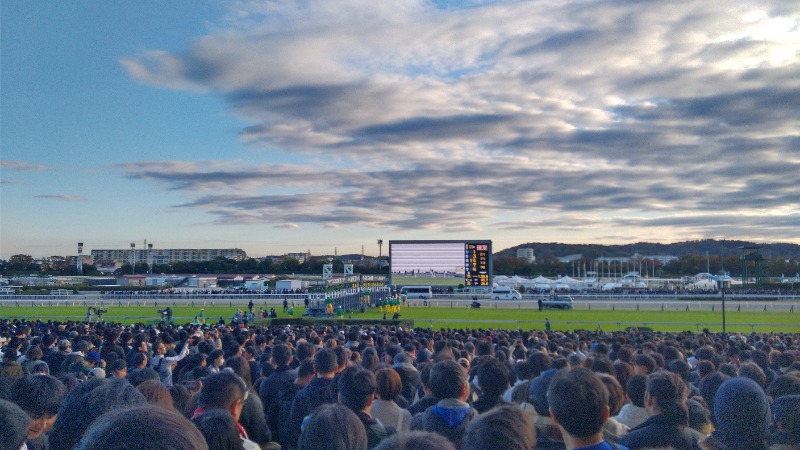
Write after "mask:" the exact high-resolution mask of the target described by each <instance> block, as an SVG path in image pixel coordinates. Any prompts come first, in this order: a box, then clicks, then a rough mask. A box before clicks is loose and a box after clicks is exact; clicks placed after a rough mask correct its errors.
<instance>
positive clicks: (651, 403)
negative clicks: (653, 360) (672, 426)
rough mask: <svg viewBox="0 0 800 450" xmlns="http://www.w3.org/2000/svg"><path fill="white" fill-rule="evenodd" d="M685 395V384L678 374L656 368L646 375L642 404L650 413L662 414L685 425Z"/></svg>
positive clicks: (686, 419)
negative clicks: (645, 388) (645, 387)
mask: <svg viewBox="0 0 800 450" xmlns="http://www.w3.org/2000/svg"><path fill="white" fill-rule="evenodd" d="M686 395H687V389H686V384H685V383H684V382H683V380H682V379H681V377H680V375H678V374H676V373H673V372H668V371H666V370H657V371H655V372H653V373H652V374H651V375H650V376H649V377H647V392H646V393H645V397H644V406H645V408H647V411H648V412H650V414H651V415H654V414H663V415H664V416H665V417H666V418H668V419H669V420H670V421H671V422H673V423H677V424H680V425H684V426H685V425H688V424H689V409H688V407H687V406H686Z"/></svg>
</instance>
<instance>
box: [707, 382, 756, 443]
mask: <svg viewBox="0 0 800 450" xmlns="http://www.w3.org/2000/svg"><path fill="white" fill-rule="evenodd" d="M769 423H770V406H769V399H768V398H767V395H766V394H765V393H764V390H763V389H761V386H759V385H758V383H756V382H755V381H753V380H751V379H749V378H745V377H735V378H731V379H729V380H727V381H726V382H724V383H722V385H721V386H720V387H719V389H718V390H717V393H716V395H715V396H714V425H715V428H716V429H715V430H714V432H713V433H711V435H710V436H708V438H706V440H705V441H703V444H702V445H703V448H704V449H708V450H723V449H724V450H767V449H768V448H769V446H768V445H767V432H768V430H769Z"/></svg>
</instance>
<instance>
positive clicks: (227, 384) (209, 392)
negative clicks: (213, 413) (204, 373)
mask: <svg viewBox="0 0 800 450" xmlns="http://www.w3.org/2000/svg"><path fill="white" fill-rule="evenodd" d="M247 395H248V389H247V385H246V384H245V383H244V381H242V379H241V378H239V376H237V375H236V374H234V373H231V372H220V373H215V374H214V375H211V376H210V377H208V378H206V379H205V380H203V387H202V388H201V389H200V395H199V396H198V398H197V405H198V406H199V407H200V408H202V409H204V410H206V411H208V410H212V409H224V410H226V411H228V412H230V413H231V415H232V416H233V418H234V419H236V420H239V416H240V415H241V414H242V407H243V406H244V402H245V400H247Z"/></svg>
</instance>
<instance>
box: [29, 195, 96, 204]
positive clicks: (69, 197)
mask: <svg viewBox="0 0 800 450" xmlns="http://www.w3.org/2000/svg"><path fill="white" fill-rule="evenodd" d="M33 198H43V199H46V200H59V201H65V202H82V201H85V200H86V199H85V198H83V197H78V196H75V195H63V194H45V195H34V196H33Z"/></svg>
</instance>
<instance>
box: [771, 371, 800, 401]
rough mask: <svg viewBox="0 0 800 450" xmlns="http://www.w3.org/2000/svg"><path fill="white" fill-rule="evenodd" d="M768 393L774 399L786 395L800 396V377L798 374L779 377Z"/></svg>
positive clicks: (792, 373)
mask: <svg viewBox="0 0 800 450" xmlns="http://www.w3.org/2000/svg"><path fill="white" fill-rule="evenodd" d="M767 393H768V394H769V395H770V396H771V397H772V398H778V397H783V396H784V395H800V375H798V374H797V373H796V372H790V373H785V374H783V375H778V376H777V377H775V379H774V380H772V383H770V384H769V388H767Z"/></svg>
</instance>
